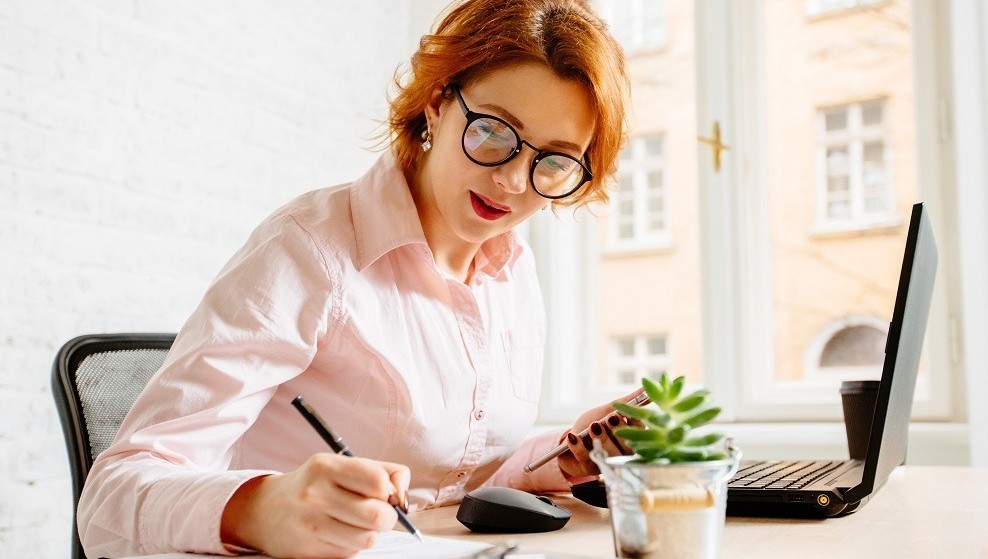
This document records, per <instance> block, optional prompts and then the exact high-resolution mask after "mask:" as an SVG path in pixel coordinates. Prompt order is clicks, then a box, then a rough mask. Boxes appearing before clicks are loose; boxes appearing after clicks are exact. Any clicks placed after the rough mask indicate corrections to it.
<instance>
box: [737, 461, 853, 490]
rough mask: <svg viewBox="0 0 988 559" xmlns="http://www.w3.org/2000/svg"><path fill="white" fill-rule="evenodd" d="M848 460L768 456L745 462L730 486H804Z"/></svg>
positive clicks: (776, 487) (764, 487)
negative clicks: (793, 460)
mask: <svg viewBox="0 0 988 559" xmlns="http://www.w3.org/2000/svg"><path fill="white" fill-rule="evenodd" d="M844 464H845V462H843V461H837V462H828V461H822V460H807V461H803V462H792V461H779V460H765V461H759V462H754V461H753V462H742V463H741V469H740V470H738V473H737V474H736V475H735V476H734V477H733V478H731V481H729V482H728V483H727V488H728V489H802V488H804V487H806V486H807V485H809V484H811V483H813V482H814V481H817V480H818V479H820V478H821V477H823V476H825V475H827V474H829V473H830V472H832V471H834V470H836V469H837V468H839V467H841V466H842V465H844Z"/></svg>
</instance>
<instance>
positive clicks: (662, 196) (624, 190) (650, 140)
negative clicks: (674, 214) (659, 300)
mask: <svg viewBox="0 0 988 559" xmlns="http://www.w3.org/2000/svg"><path fill="white" fill-rule="evenodd" d="M617 181H618V189H617V191H616V192H615V193H614V195H613V197H612V200H611V214H610V218H611V231H610V240H609V244H610V245H611V248H612V249H614V250H624V249H636V248H648V247H655V246H660V245H663V244H668V243H669V218H668V213H667V212H668V200H667V194H666V193H667V189H666V173H665V159H664V157H663V136H662V135H661V134H650V135H646V136H638V137H634V138H631V139H630V140H629V142H628V145H627V146H626V147H625V148H624V150H623V151H622V152H621V157H620V159H619V161H618V172H617Z"/></svg>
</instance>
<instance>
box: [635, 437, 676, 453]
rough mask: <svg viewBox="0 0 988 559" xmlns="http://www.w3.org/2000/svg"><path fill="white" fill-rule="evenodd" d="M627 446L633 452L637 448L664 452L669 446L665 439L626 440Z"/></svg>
mask: <svg viewBox="0 0 988 559" xmlns="http://www.w3.org/2000/svg"><path fill="white" fill-rule="evenodd" d="M628 446H630V447H631V449H632V450H634V451H635V452H637V451H639V450H647V451H662V452H666V451H668V450H669V448H670V447H669V444H668V443H667V442H666V441H665V439H662V440H661V441H628Z"/></svg>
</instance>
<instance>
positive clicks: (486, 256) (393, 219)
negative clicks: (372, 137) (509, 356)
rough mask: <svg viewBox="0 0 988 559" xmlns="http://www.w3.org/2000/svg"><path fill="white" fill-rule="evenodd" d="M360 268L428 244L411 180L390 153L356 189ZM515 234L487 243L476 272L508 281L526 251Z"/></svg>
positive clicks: (352, 188)
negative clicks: (400, 250) (508, 273)
mask: <svg viewBox="0 0 988 559" xmlns="http://www.w3.org/2000/svg"><path fill="white" fill-rule="evenodd" d="M350 211H351V212H352V214H353V228H354V239H355V244H356V250H357V270H361V271H362V270H363V269H364V268H366V267H368V266H370V265H371V264H373V263H374V262H376V261H377V260H378V259H379V258H381V257H382V256H384V255H385V254H387V253H389V252H391V251H392V250H395V249H397V248H398V247H401V246H405V245H409V244H416V243H419V244H422V245H423V246H426V247H427V246H428V245H427V243H426V240H425V233H424V232H423V231H422V222H421V221H420V220H419V214H418V211H417V210H416V208H415V201H414V200H413V199H412V193H411V191H410V190H409V188H408V181H406V180H405V175H404V174H403V173H402V171H401V169H400V168H399V167H398V164H397V162H396V161H395V158H394V155H393V154H392V153H391V152H390V151H388V152H385V153H384V154H382V155H381V157H379V158H378V160H377V162H375V163H374V165H373V166H372V167H371V168H370V169H369V170H368V171H367V173H365V174H364V175H363V176H362V177H360V178H359V179H357V180H356V181H354V182H353V184H352V185H351V186H350ZM522 247H523V245H522V244H521V243H520V242H519V241H518V238H517V236H516V234H515V232H514V231H507V232H506V233H502V234H500V235H498V236H497V237H494V238H493V239H489V240H487V241H485V242H484V244H483V245H481V247H480V251H479V252H478V253H477V257H476V258H475V260H474V268H475V270H476V271H478V272H482V273H484V274H486V275H488V276H490V277H492V278H495V279H498V280H502V281H503V280H505V279H507V276H506V275H505V274H504V273H503V272H504V268H505V266H508V265H509V264H513V263H514V262H515V260H517V259H518V256H519V254H521V252H522V250H523V248H522Z"/></svg>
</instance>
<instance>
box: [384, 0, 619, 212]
mask: <svg viewBox="0 0 988 559" xmlns="http://www.w3.org/2000/svg"><path fill="white" fill-rule="evenodd" d="M447 10H448V13H446V16H445V17H444V18H443V19H442V21H441V22H440V23H439V25H438V27H436V29H435V30H434V32H433V33H432V34H430V35H424V36H423V37H422V39H421V40H420V41H419V49H418V51H417V52H416V53H415V54H414V55H413V56H412V60H411V68H410V69H409V70H408V71H407V72H405V77H406V78H407V79H406V80H404V83H403V79H402V74H401V71H400V70H401V69H399V71H396V72H395V85H396V89H397V92H396V94H395V96H394V98H392V99H391V103H390V113H389V116H388V126H389V132H390V144H391V148H392V149H393V150H394V153H395V155H396V157H397V159H398V164H399V165H400V166H401V168H402V169H404V170H406V171H410V170H414V169H415V166H416V161H417V159H418V156H419V153H421V151H420V144H421V136H422V132H423V131H424V130H425V126H426V123H425V107H426V105H427V104H428V102H429V98H430V96H431V94H432V91H433V90H434V88H435V87H437V86H439V87H445V86H446V85H448V84H450V83H454V82H455V83H458V84H460V85H462V86H466V85H468V84H469V83H470V82H471V80H472V79H474V78H476V77H477V76H478V75H480V74H483V73H485V72H489V71H491V70H494V69H497V68H501V67H504V66H507V65H510V64H513V63H519V62H532V61H535V62H541V63H543V64H545V65H547V66H548V67H550V68H552V70H553V71H554V72H555V73H556V74H557V75H558V76H559V77H561V78H563V79H572V80H576V81H578V82H580V83H581V84H583V85H584V86H585V87H586V88H587V91H588V93H589V94H590V97H591V99H592V100H593V110H594V112H595V116H596V128H595V129H594V132H593V137H592V139H591V141H590V146H589V147H588V148H587V153H586V157H587V161H588V162H589V166H590V170H591V171H592V172H593V176H594V178H593V180H592V181H590V182H588V183H587V184H584V185H583V187H582V188H581V189H580V190H579V191H578V192H577V193H576V194H574V195H573V196H570V197H568V198H564V199H562V200H559V201H558V202H557V203H558V204H560V205H563V206H574V205H575V206H582V205H586V204H589V203H592V202H599V203H607V201H608V199H609V196H608V193H607V187H608V186H609V185H610V184H611V183H612V182H613V176H614V172H615V171H616V168H617V158H618V153H619V152H620V150H621V146H622V145H623V143H624V140H625V138H626V136H627V107H628V105H629V95H630V93H629V89H630V86H629V80H628V74H627V70H626V68H625V62H624V52H623V51H622V49H621V46H620V45H619V44H618V43H617V41H615V40H614V38H613V37H612V36H611V35H610V33H609V32H608V31H607V26H606V24H605V23H604V22H603V21H602V20H601V19H600V18H599V17H598V16H597V15H596V14H595V13H594V12H593V11H592V10H591V9H590V7H589V5H588V4H587V3H586V2H583V1H579V0H461V1H459V2H457V3H454V4H453V5H451V6H450V7H449V8H447Z"/></svg>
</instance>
